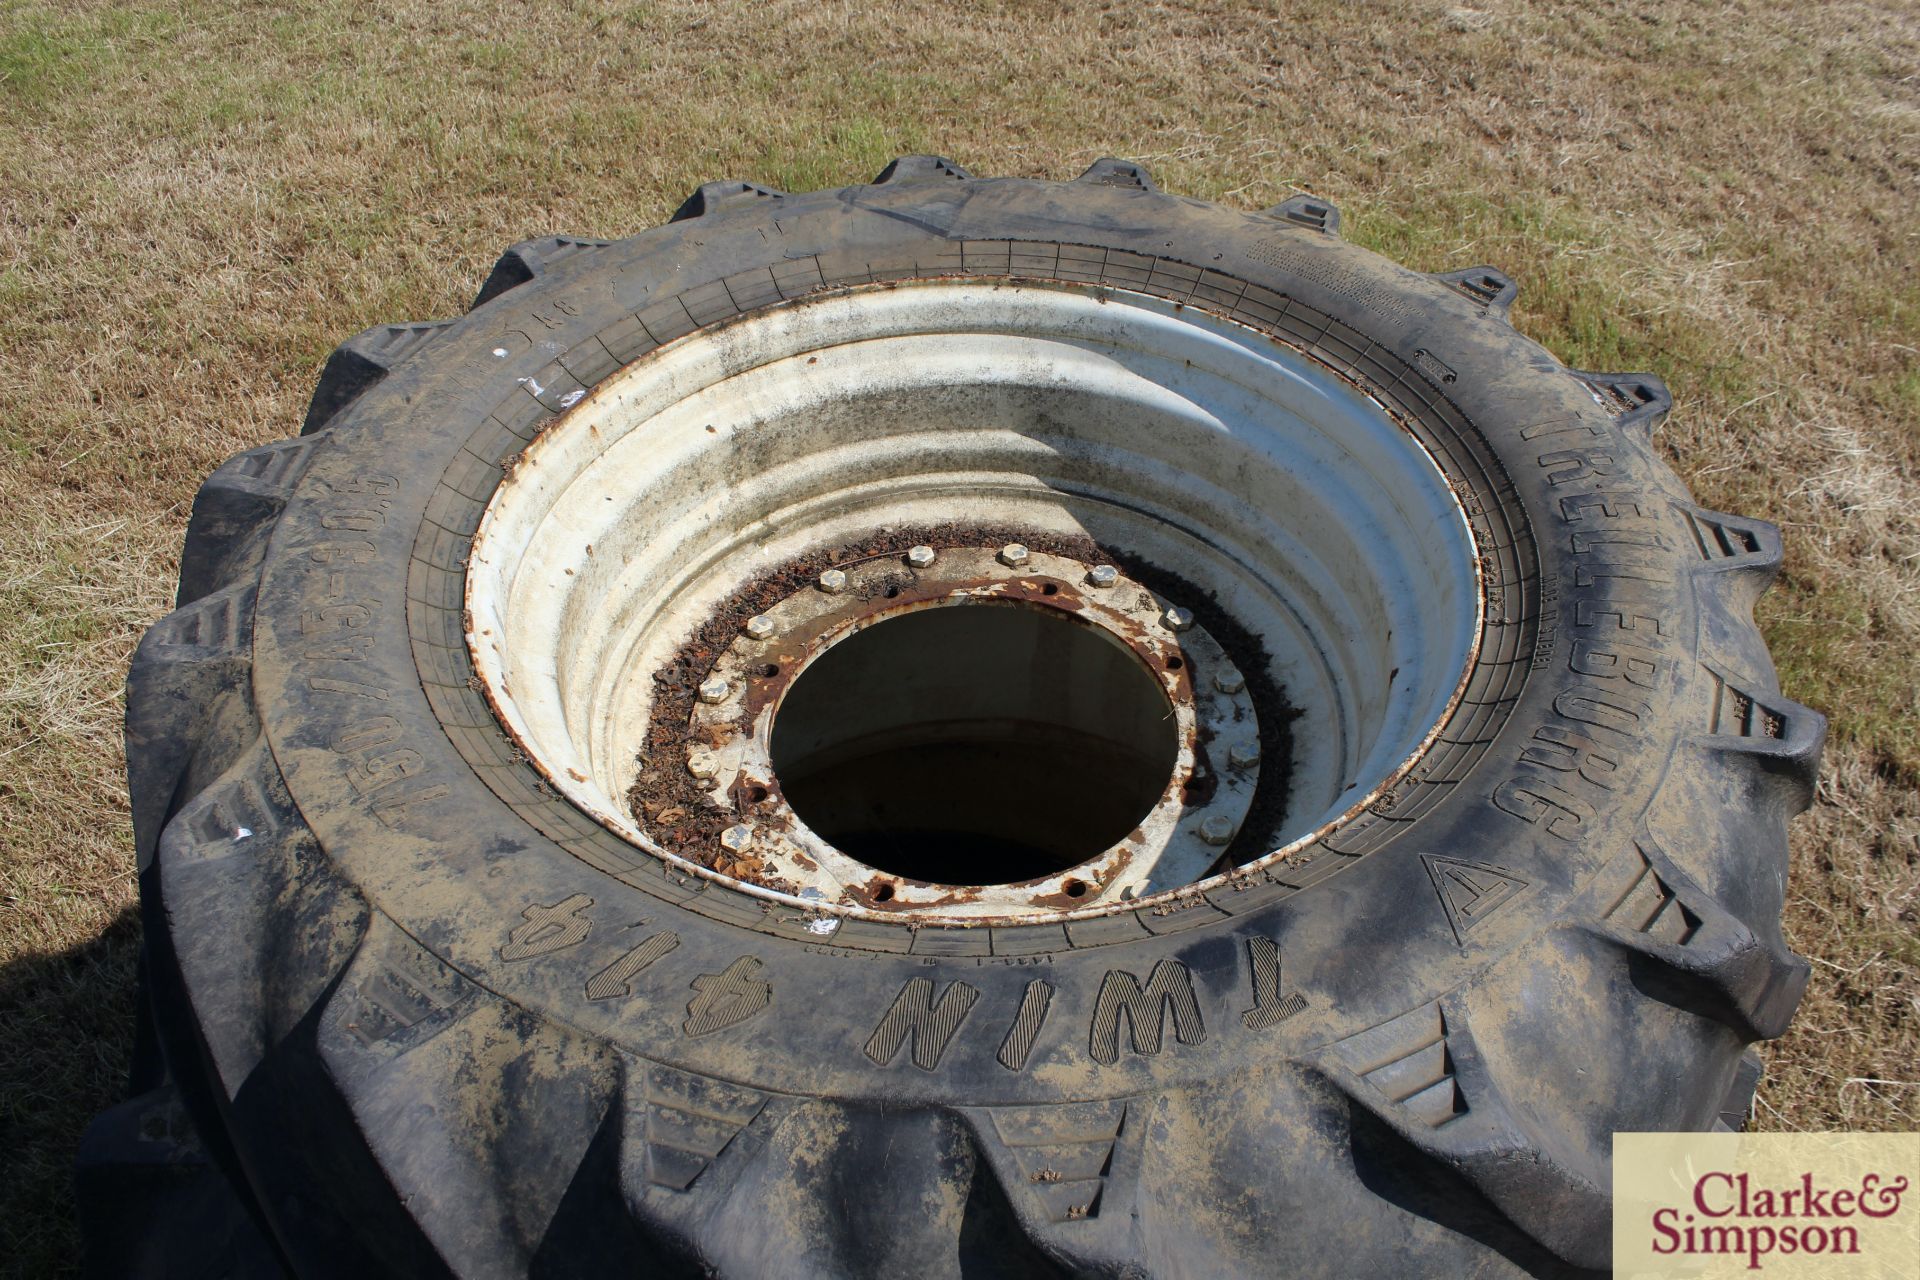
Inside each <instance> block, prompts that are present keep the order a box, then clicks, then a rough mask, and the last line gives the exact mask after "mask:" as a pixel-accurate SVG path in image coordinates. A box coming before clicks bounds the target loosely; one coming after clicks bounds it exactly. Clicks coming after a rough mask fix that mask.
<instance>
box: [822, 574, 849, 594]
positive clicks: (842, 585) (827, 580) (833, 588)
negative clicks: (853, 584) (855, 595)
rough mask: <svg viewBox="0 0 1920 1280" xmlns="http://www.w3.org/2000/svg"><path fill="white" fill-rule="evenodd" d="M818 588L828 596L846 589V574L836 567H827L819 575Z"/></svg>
mask: <svg viewBox="0 0 1920 1280" xmlns="http://www.w3.org/2000/svg"><path fill="white" fill-rule="evenodd" d="M820 589H821V590H822V591H824V592H826V593H827V594H828V595H830V596H837V595H839V594H840V593H841V592H842V591H845V590H846V589H847V575H846V574H844V573H842V572H841V571H840V570H838V569H829V570H827V571H826V572H825V573H823V574H821V575H820Z"/></svg>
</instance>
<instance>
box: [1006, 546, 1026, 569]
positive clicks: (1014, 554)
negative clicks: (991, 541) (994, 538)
mask: <svg viewBox="0 0 1920 1280" xmlns="http://www.w3.org/2000/svg"><path fill="white" fill-rule="evenodd" d="M1026 562H1027V549H1026V548H1025V547H1023V546H1021V545H1020V544H1019V543H1017V542H1009V543H1008V544H1007V545H1006V546H1004V547H1002V548H1000V563H1001V564H1004V565H1006V566H1008V567H1009V568H1014V569H1018V568H1019V567H1020V566H1021V565H1023V564H1025V563H1026Z"/></svg>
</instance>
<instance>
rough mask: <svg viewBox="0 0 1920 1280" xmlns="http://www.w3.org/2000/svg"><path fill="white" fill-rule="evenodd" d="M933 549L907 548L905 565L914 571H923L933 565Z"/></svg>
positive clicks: (922, 547)
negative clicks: (908, 565)
mask: <svg viewBox="0 0 1920 1280" xmlns="http://www.w3.org/2000/svg"><path fill="white" fill-rule="evenodd" d="M934 555H935V552H934V549H933V548H932V547H928V546H919V547H909V548H907V563H908V564H910V565H912V566H913V567H914V568H916V569H925V568H928V567H929V566H931V565H932V564H933V560H934Z"/></svg>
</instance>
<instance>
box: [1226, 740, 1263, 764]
mask: <svg viewBox="0 0 1920 1280" xmlns="http://www.w3.org/2000/svg"><path fill="white" fill-rule="evenodd" d="M1227 763H1228V764H1230V765H1232V766H1233V767H1234V768H1236V769H1251V768H1253V766H1255V765H1257V764H1259V763H1260V744H1259V743H1257V742H1252V743H1242V744H1241V745H1239V746H1237V747H1232V748H1230V749H1229V750H1228V751H1227Z"/></svg>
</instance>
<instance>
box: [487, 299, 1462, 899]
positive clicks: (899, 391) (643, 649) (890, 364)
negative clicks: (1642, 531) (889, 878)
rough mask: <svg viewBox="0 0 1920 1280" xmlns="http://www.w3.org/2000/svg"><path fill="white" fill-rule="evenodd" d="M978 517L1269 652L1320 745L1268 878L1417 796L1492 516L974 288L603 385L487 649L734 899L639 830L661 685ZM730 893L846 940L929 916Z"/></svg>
mask: <svg viewBox="0 0 1920 1280" xmlns="http://www.w3.org/2000/svg"><path fill="white" fill-rule="evenodd" d="M956 520H957V521H962V522H966V523H980V524H988V523H991V524H995V525H1004V526H1009V527H1015V528H1025V529H1032V530H1038V531H1048V532H1053V533H1057V534H1062V535H1085V536H1090V537H1092V538H1093V539H1094V540H1095V541H1096V542H1098V543H1100V544H1102V545H1105V546H1112V547H1120V548H1124V549H1125V550H1127V551H1128V552H1130V553H1132V554H1134V555H1137V556H1139V557H1141V558H1142V559H1143V560H1145V561H1147V562H1149V563H1152V564H1154V565H1155V566H1157V567H1159V568H1161V569H1163V570H1166V571H1170V572H1172V573H1174V574H1176V575H1178V577H1179V578H1180V579H1182V580H1184V581H1186V582H1188V583H1191V584H1193V585H1194V587H1195V588H1196V589H1198V590H1200V591H1203V592H1205V593H1207V594H1209V595H1210V596H1212V597H1213V598H1214V599H1215V600H1216V601H1217V602H1218V604H1219V605H1220V606H1221V607H1222V608H1223V609H1224V610H1225V611H1226V612H1227V613H1228V614H1229V615H1230V616H1232V617H1233V618H1234V619H1235V620H1236V621H1238V622H1239V623H1240V624H1241V625H1243V626H1245V627H1246V628H1248V629H1249V630H1250V631H1251V632H1253V633H1254V634H1256V635H1259V636H1261V637H1263V639H1264V641H1265V643H1266V645H1267V648H1268V650H1269V654H1268V658H1269V661H1268V668H1267V674H1268V675H1270V676H1271V677H1272V679H1273V680H1274V681H1275V682H1276V683H1277V684H1278V685H1280V686H1281V687H1282V688H1284V689H1285V690H1286V693H1287V697H1288V700H1289V702H1291V703H1292V704H1293V705H1294V706H1295V707H1297V708H1298V709H1299V710H1300V712H1301V715H1300V717H1299V719H1298V720H1297V721H1296V722H1295V729H1294V740H1295V758H1294V760H1293V761H1292V768H1293V773H1292V786H1291V791H1290V794H1291V797H1292V800H1291V803H1290V806H1289V809H1288V812H1287V815H1286V818H1285V820H1284V822H1283V824H1282V827H1281V832H1280V837H1279V841H1278V846H1277V847H1276V848H1275V849H1274V850H1273V851H1272V852H1271V853H1269V854H1267V855H1266V856H1265V858H1263V859H1261V860H1260V861H1262V862H1265V861H1271V860H1273V859H1276V858H1279V857H1284V856H1285V855H1286V854H1287V853H1289V852H1292V851H1293V850H1294V849H1296V848H1299V847H1300V846H1302V845H1304V844H1305V843H1307V842H1309V841H1311V840H1312V839H1313V838H1315V837H1316V836H1319V835H1323V834H1325V832H1326V831H1327V830H1328V829H1329V828H1330V827H1332V826H1336V825H1338V824H1339V823H1340V822H1342V821H1344V820H1346V819H1347V818H1348V817H1350V816H1351V815H1352V814H1353V813H1355V812H1357V811H1358V809H1359V808H1361V807H1363V806H1364V804H1365V803H1366V802H1367V801H1369V800H1370V799H1372V797H1373V796H1374V795H1375V794H1377V793H1378V791H1379V790H1380V789H1382V788H1384V787H1385V786H1387V785H1389V784H1390V783H1391V782H1392V781H1393V780H1395V779H1396V778H1398V777H1399V776H1400V775H1401V774H1402V773H1404V772H1405V770H1406V769H1407V768H1409V767H1410V766H1411V764H1412V763H1413V761H1414V760H1415V759H1417V758H1418V756H1419V755H1420V754H1421V753H1422V752H1423V751H1424V749H1425V747H1426V745H1427V744H1428V742H1429V741H1430V738H1431V735H1432V733H1433V732H1434V731H1435V729H1436V727H1437V726H1438V724H1439V723H1440V722H1441V720H1442V719H1443V718H1444V717H1445V716H1446V714H1447V713H1448V712H1449V711H1450V710H1451V708H1452V706H1453V705H1454V704H1455V702H1456V701H1457V699H1458V697H1459V696H1460V692H1461V690H1462V688H1463V686H1464V681H1465V679H1466V675H1467V672H1468V668H1469V666H1470V664H1471V661H1472V658H1473V656H1474V653H1475V651H1476V649H1477V645H1478V640H1479V634H1480V628H1481V622H1482V619H1481V593H1480V587H1479V568H1478V560H1477V554H1476V550H1475V547H1474V544H1473V538H1472V533H1471V530H1470V528H1469V526H1468V523H1467V520H1466V517H1465V513H1464V512H1463V511H1462V510H1461V507H1460V504H1459V501H1458V499H1457V498H1456V497H1455V495H1454V493H1453V490H1452V488H1451V487H1450V485H1449V484H1448V482H1447V479H1446V477H1445V476H1444V475H1443V474H1442V472H1441V471H1440V468H1439V467H1438V466H1437V464H1436V463H1435V462H1434V460H1433V458H1432V457H1431V456H1430V455H1429V454H1428V453H1427V451H1426V450H1425V449H1424V448H1423V447H1422V446H1421V445H1420V443H1419V442H1418V441H1417V440H1416V439H1415V438H1414V437H1413V436H1412V434H1411V433H1409V432H1408V431H1407V430H1406V429H1405V428H1404V427H1402V426H1401V425H1400V424H1399V423H1398V422H1396V421H1395V420H1394V418H1393V417H1392V416H1391V415H1390V414H1389V413H1388V412H1387V411H1386V409H1385V408H1384V407H1383V406H1381V405H1380V404H1379V403H1378V402H1377V401H1375V400H1373V399H1371V398H1370V397H1368V396H1366V395H1365V394H1363V393H1362V392H1361V391H1360V390H1358V389H1357V388H1356V387H1355V386H1354V385H1353V384H1351V383H1349V382H1347V381H1346V380H1344V379H1342V378H1341V377H1340V376H1338V375H1337V374H1335V373H1334V372H1333V371H1331V370H1329V369H1328V368H1327V367H1326V366H1324V365H1322V364H1320V363H1318V362H1317V361H1314V360H1313V359H1311V358H1309V357H1307V356H1306V355H1304V354H1303V353H1301V352H1299V351H1298V350H1296V349H1294V348H1292V347H1289V346H1287V345H1286V344H1284V343H1281V342H1279V341H1277V340H1275V339H1274V338H1272V337H1271V336H1269V335H1266V334H1263V333H1260V332H1258V331H1255V330H1252V329H1249V328H1247V327H1245V326H1243V325H1240V324H1238V323H1236V322H1234V321H1231V320H1228V319H1225V318H1223V317H1219V316H1215V315H1213V314H1211V313H1208V312H1206V311H1203V310H1200V309H1197V308H1194V307H1190V306H1181V305H1179V304H1176V303H1172V302H1168V301H1165V300H1163V299H1160V298H1156V297H1151V296H1148V295H1142V294H1134V293H1128V292H1125V291H1122V290H1115V289H1111V288H1104V287H1091V286H1081V285H1068V284H1055V283H1034V282H1021V283H1009V282H1002V283H994V282H986V281H961V280H928V281H911V282H902V283H897V284H889V285H881V286H868V287H863V288H857V289H850V290H845V291H841V292H834V293H825V294H819V295H815V296H812V297H809V298H806V299H803V300H800V301H797V302H794V303H789V304H784V305H782V306H778V307H774V308H769V309H767V310H764V311H759V312H754V313H751V314H749V315H747V316H745V317H742V318H741V319H739V320H737V321H735V322H732V323H730V324H726V325H722V326H717V327H715V328H712V329H708V330H702V331H699V332H696V333H694V334H691V335H689V336H687V337H686V338H683V339H680V340H679V341H677V342H674V343H670V344H668V345H667V346H665V347H662V348H660V349H658V350H656V351H654V352H652V353H650V354H648V355H647V356H645V357H643V358H641V359H640V360H637V361H635V362H634V363H633V364H631V365H629V366H627V367H626V368H624V369H622V370H621V371H620V372H619V373H617V374H615V375H614V376H613V377H611V378H609V379H608V380H607V381H606V382H604V383H602V384H601V385H600V386H599V387H598V388H596V389H595V390H594V391H592V392H591V393H590V394H588V395H587V396H585V397H584V398H583V399H582V400H581V401H580V402H579V403H578V404H576V405H575V406H573V408H572V409H571V410H570V411H569V412H568V413H567V414H565V415H564V416H563V417H562V418H560V419H558V420H557V421H556V422H555V423H554V424H552V425H551V426H550V427H549V428H548V429H547V430H546V431H545V432H544V433H543V434H542V435H541V436H540V437H539V438H538V439H537V440H536V441H535V442H534V444H533V445H532V446H530V447H529V448H528V449H527V450H526V452H525V453H524V454H523V455H522V456H521V458H520V459H519V461H518V463H517V465H515V466H514V467H513V468H512V470H511V472H510V474H509V475H508V477H507V479H506V480H505V481H503V483H502V484H501V486H500V488H499V490H498V491H497V492H496V493H495V495H494V498H493V500H492V501H491V502H490V503H489V505H488V508H487V511H486V513H485V516H484V517H483V519H482V522H481V526H480V530H479V533H478V535H477V536H476V538H475V540H474V545H473V552H472V556H471V558H470V560H469V563H468V572H467V587H466V605H467V621H468V634H467V641H468V645H469V648H470V650H471V652H472V655H473V660H474V666H475V669H476V671H477V673H478V675H479V677H480V680H481V681H482V684H483V686H484V688H485V690H486V693H487V696H488V698H489V699H490V701H491V702H492V703H493V705H494V707H495V710H496V712H497V713H498V714H499V716H500V717H501V719H502V721H503V722H504V723H505V724H506V726H507V727H508V729H509V730H510V732H511V733H512V734H513V736H514V737H515V738H516V739H517V740H518V742H519V743H520V744H521V745H522V747H523V749H524V750H526V752H527V753H528V755H529V756H530V757H531V759H532V760H533V762H534V763H535V765H536V766H537V767H538V768H539V769H540V770H541V772H542V773H543V774H544V775H545V776H546V777H547V778H548V779H549V780H550V781H551V782H552V784H553V785H554V786H555V787H556V788H557V789H559V790H560V791H561V792H562V793H563V794H565V795H566V796H567V798H568V799H569V800H571V801H572V802H573V803H574V804H576V805H578V806H579V807H580V808H581V809H583V810H585V811H586V812H588V813H590V814H591V815H593V816H594V817H595V818H596V819H597V820H598V821H600V822H601V823H602V824H603V825H605V826H607V827H608V828H610V829H611V830H613V831H615V832H617V833H619V834H620V835H621V836H623V837H625V838H626V839H628V840H629V841H631V842H632V843H634V844H636V845H638V846H640V847H641V848H644V849H647V850H648V851H650V852H652V853H654V854H656V855H657V856H660V857H663V858H666V859H668V860H670V861H672V862H675V863H677V864H679V865H681V866H683V867H685V868H687V869H688V870H690V871H695V872H698V873H699V874H707V875H712V874H714V873H712V872H709V871H707V870H706V869H705V868H702V867H698V866H696V865H695V864H693V863H691V862H689V861H687V860H686V859H684V858H681V857H679V856H678V855H677V854H675V853H673V852H671V851H669V850H666V849H663V848H661V847H660V846H659V845H658V844H657V843H656V842H655V841H654V840H653V839H652V838H651V837H649V836H648V834H647V833H646V832H645V831H644V830H642V829H641V828H640V826H639V825H638V824H637V823H636V822H635V821H634V819H633V817H632V816H631V815H630V814H629V813H628V812H627V808H626V805H625V802H624V796H625V794H626V791H627V789H628V787H629V786H630V785H631V783H632V781H633V778H634V776H635V772H636V764H635V760H636V755H637V752H638V750H639V747H640V745H641V743H642V741H643V739H644V737H645V733H646V728H647V724H648V717H649V715H650V714H651V710H652V707H651V698H652V690H653V684H652V676H653V674H654V673H655V672H656V671H658V670H660V669H661V668H662V667H664V666H665V665H666V663H667V662H668V661H669V660H670V659H671V657H672V656H673V655H674V654H675V653H676V652H677V651H678V650H679V648H680V647H681V645H682V644H683V643H684V642H685V641H686V640H687V639H688V638H689V637H690V636H691V635H692V634H693V632H694V631H695V630H696V628H697V627H698V626H699V625H700V624H701V623H702V622H704V621H705V620H706V619H707V618H709V617H710V616H712V614H713V612H714V610H715V609H716V608H717V607H718V606H720V605H721V604H722V603H723V602H725V601H727V600H728V599H729V598H730V597H731V596H732V595H733V594H734V593H735V592H737V591H738V590H739V589H740V588H741V587H742V586H744V585H745V584H746V583H748V582H750V581H752V580H753V579H755V578H756V577H757V576H758V575H759V574H760V573H762V572H763V571H765V570H766V569H769V568H771V567H773V566H775V565H778V564H781V563H783V562H786V561H788V560H790V559H792V558H794V557H795V556H798V555H801V554H805V553H810V552H817V551H819V550H820V549H822V548H831V547H834V546H836V545H843V544H848V543H852V542H856V541H858V540H859V539H861V538H863V537H864V536H865V535H866V534H868V533H869V532H871V531H872V530H873V529H874V528H876V527H883V526H901V527H905V526H915V525H936V524H941V523H945V522H950V521H956ZM719 878H722V879H727V878H726V877H719ZM729 882H730V883H735V884H737V886H738V887H740V888H742V889H744V890H745V891H747V892H750V893H756V894H760V895H761V896H765V897H770V898H774V899H778V900H781V901H787V902H791V903H793V904H794V905H796V906H800V907H804V908H808V909H811V910H815V911H819V912H823V913H825V914H827V915H829V916H831V915H833V914H836V913H837V914H853V915H863V916H869V915H870V916H881V917H885V918H897V917H898V916H899V915H900V914H901V912H900V911H899V910H898V909H894V910H886V911H876V910H874V909H872V908H871V907H869V906H864V905H861V904H858V903H851V902H825V903H822V902H817V901H813V900H803V899H801V898H799V897H797V896H795V895H793V894H790V893H784V892H781V891H778V890H774V889H768V888H766V887H764V886H761V885H755V884H752V883H748V882H744V881H740V882H736V881H731V880H730V881H729ZM1151 900H1152V899H1150V898H1148V899H1141V900H1140V901H1151ZM1115 905H1116V904H1112V903H1106V902H1101V903H1094V904H1089V905H1087V906H1085V907H1081V908H1077V909H1075V910H1071V911H1065V910H1058V909H1053V908H1046V909H1041V908H1034V909H1031V910H1027V911H1019V910H998V909H996V912H995V913H994V914H992V915H991V916H982V915H978V914H969V913H965V912H960V913H955V912H952V911H950V910H947V909H943V908H941V907H924V908H919V909H917V910H916V911H915V912H914V918H916V919H919V920H921V921H923V922H931V921H937V920H939V919H951V920H952V921H953V922H955V923H978V922H980V921H981V920H982V919H985V918H997V919H998V918H1004V919H1019V918H1031V917H1033V916H1038V915H1044V916H1048V917H1058V916H1078V915H1087V914H1098V913H1099V912H1100V911H1103V910H1110V909H1114V907H1115ZM1126 905H1128V906H1134V905H1138V902H1134V903H1128V904H1126Z"/></svg>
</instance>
